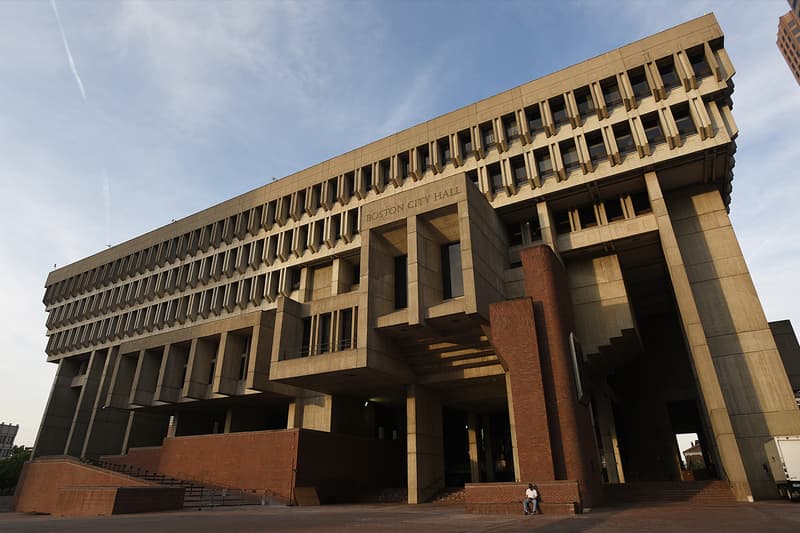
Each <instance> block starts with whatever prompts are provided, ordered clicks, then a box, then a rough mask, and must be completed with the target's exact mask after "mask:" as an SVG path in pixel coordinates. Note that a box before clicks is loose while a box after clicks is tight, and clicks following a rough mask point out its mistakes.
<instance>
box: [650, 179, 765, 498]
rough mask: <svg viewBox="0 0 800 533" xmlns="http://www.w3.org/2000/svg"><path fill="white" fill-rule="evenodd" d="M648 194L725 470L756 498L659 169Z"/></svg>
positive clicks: (736, 486)
mask: <svg viewBox="0 0 800 533" xmlns="http://www.w3.org/2000/svg"><path fill="white" fill-rule="evenodd" d="M645 184H646V185H647V195H648V197H649V199H650V205H651V208H652V210H653V214H654V215H655V217H656V222H657V224H658V234H659V237H660V238H661V247H662V250H663V252H664V259H665V261H666V264H667V270H668V271H669V276H670V279H671V280H672V287H673V290H674V292H675V300H676V302H677V304H678V314H679V315H680V320H681V325H682V326H683V332H684V336H685V337H686V342H687V345H688V349H689V354H690V356H691V358H692V363H693V365H692V366H693V368H694V372H695V379H696V380H697V385H698V388H699V389H700V394H701V396H702V399H703V404H704V406H705V409H706V415H707V418H708V420H709V422H710V424H711V432H712V433H713V437H714V440H715V441H716V448H717V450H718V452H719V460H720V462H721V466H722V468H723V469H724V474H725V476H726V477H727V479H728V482H729V483H730V484H731V488H732V489H733V493H734V495H735V496H736V499H738V500H740V501H747V500H752V499H753V496H752V492H751V489H750V484H749V482H748V480H747V476H746V474H745V471H744V464H743V463H742V458H741V455H740V453H739V449H738V446H737V444H736V438H735V436H734V433H733V426H732V425H731V419H730V416H729V414H728V407H727V405H726V404H725V399H724V397H723V395H722V389H721V387H720V383H719V379H718V377H717V372H716V370H715V368H714V361H713V360H712V358H711V351H710V350H709V347H708V342H707V340H706V336H705V333H704V332H703V325H702V323H701V321H700V315H699V312H698V310H697V304H696V303H695V299H694V294H693V293H692V288H691V285H690V284H689V278H688V276H687V274H686V267H685V266H684V263H683V257H682V256H681V250H680V248H679V247H678V241H677V239H676V237H675V231H674V230H673V227H672V222H671V221H670V216H669V213H668V211H667V204H666V202H665V201H664V196H663V194H662V192H661V186H660V185H659V183H658V177H657V176H656V174H655V172H648V173H646V174H645Z"/></svg>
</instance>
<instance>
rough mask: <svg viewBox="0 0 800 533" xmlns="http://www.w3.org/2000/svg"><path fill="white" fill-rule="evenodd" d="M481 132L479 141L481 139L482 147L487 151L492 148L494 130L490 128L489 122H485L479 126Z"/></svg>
mask: <svg viewBox="0 0 800 533" xmlns="http://www.w3.org/2000/svg"><path fill="white" fill-rule="evenodd" d="M480 130H481V139H483V147H484V148H486V149H487V150H488V149H489V148H490V147H492V146H494V144H495V140H494V128H492V123H491V122H485V123H483V124H481V126H480Z"/></svg>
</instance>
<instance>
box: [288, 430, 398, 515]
mask: <svg viewBox="0 0 800 533" xmlns="http://www.w3.org/2000/svg"><path fill="white" fill-rule="evenodd" d="M405 475H406V456H405V448H404V446H403V443H402V442H401V441H387V440H383V441H381V440H375V439H368V438H363V437H355V436H351V435H342V434H337V433H325V432H321V431H311V430H302V431H301V432H300V454H299V459H298V463H297V484H296V486H298V487H315V488H316V489H317V494H318V495H319V498H320V501H321V502H322V503H336V502H346V501H354V500H356V499H358V498H359V497H361V496H364V495H366V494H369V493H370V492H373V491H375V490H377V489H380V488H398V487H405V486H406V479H405Z"/></svg>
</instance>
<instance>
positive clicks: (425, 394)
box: [406, 385, 444, 503]
mask: <svg viewBox="0 0 800 533" xmlns="http://www.w3.org/2000/svg"><path fill="white" fill-rule="evenodd" d="M406 420H407V424H408V429H407V434H408V503H423V502H426V501H428V500H429V499H430V498H431V497H432V496H434V495H435V494H436V493H437V492H438V491H440V490H441V489H443V488H444V440H443V435H442V404H441V403H440V402H439V399H438V398H437V397H436V396H435V395H434V394H433V393H432V392H431V391H429V390H427V389H425V388H422V387H419V386H418V385H409V387H408V394H407V397H406Z"/></svg>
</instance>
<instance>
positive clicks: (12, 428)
mask: <svg viewBox="0 0 800 533" xmlns="http://www.w3.org/2000/svg"><path fill="white" fill-rule="evenodd" d="M17 431H19V425H16V424H6V423H5V422H0V459H2V458H3V457H8V456H9V455H11V450H12V449H13V448H14V439H16V438H17Z"/></svg>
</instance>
